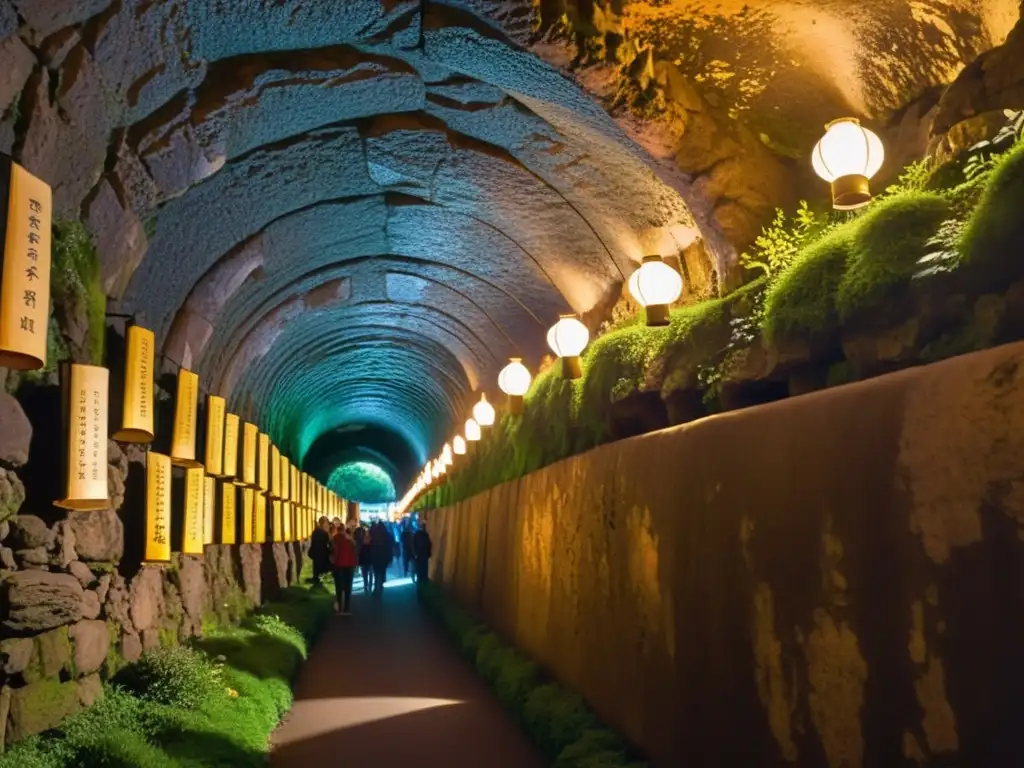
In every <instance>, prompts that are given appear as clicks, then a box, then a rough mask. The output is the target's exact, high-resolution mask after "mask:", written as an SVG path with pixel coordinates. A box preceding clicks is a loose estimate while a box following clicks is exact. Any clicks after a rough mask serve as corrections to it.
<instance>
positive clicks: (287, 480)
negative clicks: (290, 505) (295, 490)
mask: <svg viewBox="0 0 1024 768" xmlns="http://www.w3.org/2000/svg"><path fill="white" fill-rule="evenodd" d="M291 481H292V471H291V462H289V461H288V457H287V456H282V457H281V499H282V500H284V501H288V500H290V499H291V494H290V491H291V488H290V487H289V486H290V485H291Z"/></svg>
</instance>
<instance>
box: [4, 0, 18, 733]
mask: <svg viewBox="0 0 1024 768" xmlns="http://www.w3.org/2000/svg"><path fill="white" fill-rule="evenodd" d="M17 29H18V12H17V11H15V10H14V6H13V5H11V0H0V37H7V36H8V35H12V34H14V32H16V31H17ZM6 720H7V718H6V717H5V718H3V719H2V720H0V723H3V722H6ZM0 731H3V728H0Z"/></svg>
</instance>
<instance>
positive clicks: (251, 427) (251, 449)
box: [236, 421, 259, 488]
mask: <svg viewBox="0 0 1024 768" xmlns="http://www.w3.org/2000/svg"><path fill="white" fill-rule="evenodd" d="M258 437H259V429H258V428H257V427H256V425H255V424H251V423H249V422H248V421H247V422H245V423H244V424H243V425H242V471H241V473H240V474H241V477H240V478H239V479H238V480H237V481H236V484H237V485H242V486H245V487H246V488H255V487H256V445H257V440H258Z"/></svg>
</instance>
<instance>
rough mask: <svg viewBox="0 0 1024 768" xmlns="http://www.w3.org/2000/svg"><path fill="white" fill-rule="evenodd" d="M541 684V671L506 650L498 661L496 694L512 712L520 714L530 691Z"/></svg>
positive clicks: (530, 662) (514, 653)
mask: <svg viewBox="0 0 1024 768" xmlns="http://www.w3.org/2000/svg"><path fill="white" fill-rule="evenodd" d="M539 684H540V670H539V669H538V668H537V665H536V664H534V663H533V662H532V661H527V660H526V659H524V658H523V657H522V656H520V655H519V654H518V653H516V652H515V651H514V650H513V649H511V648H505V649H504V650H503V652H502V654H501V658H500V660H499V661H498V672H497V675H496V677H495V680H494V692H495V693H496V694H497V695H498V699H499V700H500V701H501V703H502V704H504V705H505V707H507V708H508V709H509V710H510V711H512V712H516V713H518V712H520V711H521V710H522V708H523V706H524V705H525V704H526V699H527V697H528V696H529V695H530V691H532V690H533V689H534V688H536V687H537V686H538V685H539Z"/></svg>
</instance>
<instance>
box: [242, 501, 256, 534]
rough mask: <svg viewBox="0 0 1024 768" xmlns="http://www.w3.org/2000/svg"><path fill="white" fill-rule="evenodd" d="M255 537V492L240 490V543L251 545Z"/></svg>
mask: <svg viewBox="0 0 1024 768" xmlns="http://www.w3.org/2000/svg"><path fill="white" fill-rule="evenodd" d="M255 535H256V491H254V490H253V489H252V488H243V489H242V543H243V544H252V542H253V538H254V537H255Z"/></svg>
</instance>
